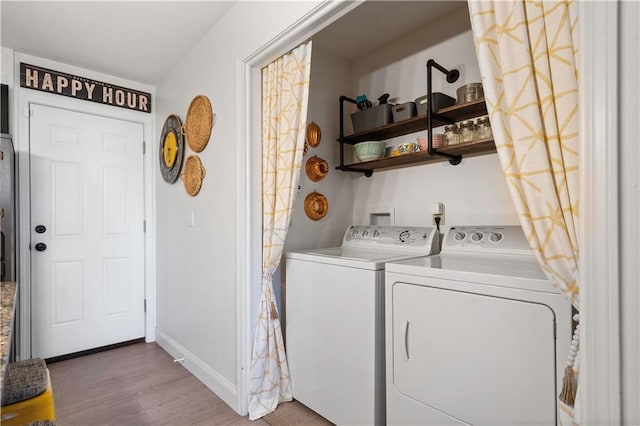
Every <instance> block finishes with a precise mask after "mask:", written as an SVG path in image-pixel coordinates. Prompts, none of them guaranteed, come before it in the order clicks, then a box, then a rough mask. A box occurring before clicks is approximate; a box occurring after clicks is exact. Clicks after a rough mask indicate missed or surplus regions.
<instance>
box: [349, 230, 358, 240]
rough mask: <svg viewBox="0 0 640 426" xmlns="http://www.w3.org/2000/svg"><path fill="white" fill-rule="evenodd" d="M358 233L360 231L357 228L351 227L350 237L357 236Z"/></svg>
mask: <svg viewBox="0 0 640 426" xmlns="http://www.w3.org/2000/svg"><path fill="white" fill-rule="evenodd" d="M359 234H360V231H358V228H353V230H351V235H350V236H351V238H354V239H355V238H358V235H359Z"/></svg>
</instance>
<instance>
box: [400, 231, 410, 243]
mask: <svg viewBox="0 0 640 426" xmlns="http://www.w3.org/2000/svg"><path fill="white" fill-rule="evenodd" d="M398 238H399V239H400V242H402V243H408V242H409V240H411V232H409V230H405V231H402V232H401V233H400V235H399V237H398Z"/></svg>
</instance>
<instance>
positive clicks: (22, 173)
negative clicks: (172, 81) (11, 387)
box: [13, 52, 157, 359]
mask: <svg viewBox="0 0 640 426" xmlns="http://www.w3.org/2000/svg"><path fill="white" fill-rule="evenodd" d="M14 60H15V63H14V88H15V89H16V90H15V92H14V93H16V96H15V97H14V108H15V111H16V126H15V127H14V131H15V135H14V138H13V140H14V148H15V152H16V156H17V159H16V161H17V169H18V211H19V214H18V217H19V224H18V231H19V239H18V252H17V259H18V276H19V277H20V278H19V289H18V292H19V304H18V315H17V323H18V335H17V338H18V341H17V346H18V347H17V357H18V359H27V358H30V357H31V255H30V250H29V243H30V236H31V232H30V229H29V228H30V217H29V213H28V212H30V210H31V201H30V198H31V194H30V174H31V170H30V161H29V160H30V149H29V141H30V134H29V107H30V105H32V104H38V105H43V106H47V107H52V108H60V109H65V110H69V111H73V112H79V113H85V114H92V115H96V116H100V117H105V118H110V119H115V120H122V121H130V122H134V123H139V124H142V126H143V141H144V142H145V146H146V153H145V155H144V156H143V164H142V168H143V185H144V187H143V191H144V220H145V221H146V232H145V235H144V287H145V288H144V294H145V300H146V301H147V310H146V313H145V325H144V330H145V341H146V342H152V341H155V324H156V318H155V271H156V268H155V253H156V247H155V244H156V241H155V227H156V225H155V224H156V210H155V197H156V183H155V181H156V179H155V176H156V173H157V171H156V168H155V167H154V165H155V162H154V161H153V159H154V158H155V156H154V155H153V153H154V152H155V150H154V146H155V144H154V143H153V141H154V129H155V126H154V125H155V114H154V113H153V112H152V113H151V114H147V113H142V112H137V111H132V110H126V109H123V108H117V107H110V106H106V105H102V104H97V103H93V102H87V101H82V100H77V99H72V98H67V97H64V96H59V95H53V94H49V93H45V92H39V91H35V90H31V89H26V88H22V87H20V71H19V66H20V62H27V63H31V64H37V65H40V66H43V67H47V68H52V69H57V70H60V71H63V72H68V73H71V74H76V75H82V76H86V77H88V78H93V79H95V80H99V81H109V82H112V83H114V84H118V85H122V86H125V87H134V88H137V89H139V90H143V91H146V92H149V93H151V95H152V97H155V88H154V87H152V86H146V85H141V84H139V83H136V82H133V81H128V80H123V79H121V78H117V77H113V76H109V75H105V74H100V73H96V72H93V71H89V70H85V69H82V68H78V67H73V66H69V65H66V64H61V63H57V62H53V61H49V60H45V59H42V58H37V57H33V56H30V55H26V54H21V53H18V52H16V54H15V57H14ZM152 111H153V110H152Z"/></svg>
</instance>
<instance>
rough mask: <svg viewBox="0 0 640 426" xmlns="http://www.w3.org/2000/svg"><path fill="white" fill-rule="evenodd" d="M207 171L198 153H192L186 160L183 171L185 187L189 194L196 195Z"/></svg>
mask: <svg viewBox="0 0 640 426" xmlns="http://www.w3.org/2000/svg"><path fill="white" fill-rule="evenodd" d="M205 174H206V171H205V169H204V166H203V165H202V161H200V157H198V156H197V155H190V156H188V157H187V159H186V161H185V162H184V170H183V172H182V180H183V181H184V189H185V191H187V194H189V195H191V196H192V197H195V196H196V195H198V193H199V192H200V188H202V180H203V179H204V176H205Z"/></svg>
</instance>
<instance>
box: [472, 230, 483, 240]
mask: <svg viewBox="0 0 640 426" xmlns="http://www.w3.org/2000/svg"><path fill="white" fill-rule="evenodd" d="M483 237H484V234H483V233H482V232H474V233H473V234H472V235H471V240H472V241H482V238H483Z"/></svg>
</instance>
